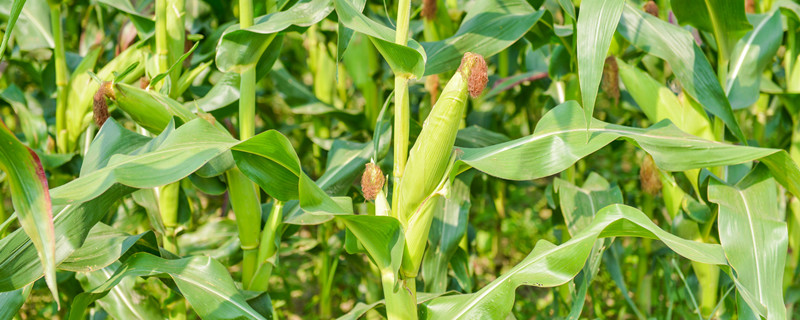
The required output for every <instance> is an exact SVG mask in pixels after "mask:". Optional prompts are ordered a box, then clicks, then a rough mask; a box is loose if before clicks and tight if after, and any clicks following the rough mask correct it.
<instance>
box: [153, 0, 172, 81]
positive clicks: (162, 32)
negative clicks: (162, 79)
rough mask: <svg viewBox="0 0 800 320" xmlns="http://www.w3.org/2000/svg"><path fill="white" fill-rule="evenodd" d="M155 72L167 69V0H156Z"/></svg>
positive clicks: (162, 71)
mask: <svg viewBox="0 0 800 320" xmlns="http://www.w3.org/2000/svg"><path fill="white" fill-rule="evenodd" d="M155 37H156V72H157V73H164V72H167V70H168V69H169V47H168V46H169V45H168V42H167V0H156V34H155Z"/></svg>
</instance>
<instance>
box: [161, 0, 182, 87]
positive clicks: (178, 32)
mask: <svg viewBox="0 0 800 320" xmlns="http://www.w3.org/2000/svg"><path fill="white" fill-rule="evenodd" d="M167 1H168V3H167V13H166V18H167V22H166V23H167V24H166V33H167V34H166V35H167V40H168V51H167V54H168V63H169V66H168V67H167V68H169V67H171V66H172V64H174V63H176V62H177V61H178V59H180V57H181V55H183V51H184V48H185V47H184V46H185V42H186V28H185V27H184V17H185V16H186V0H167ZM181 72H182V68H181V67H180V66H178V67H177V68H175V69H174V70H172V72H170V74H169V96H170V97H172V98H177V96H178V92H180V91H179V90H178V80H179V79H180V77H181Z"/></svg>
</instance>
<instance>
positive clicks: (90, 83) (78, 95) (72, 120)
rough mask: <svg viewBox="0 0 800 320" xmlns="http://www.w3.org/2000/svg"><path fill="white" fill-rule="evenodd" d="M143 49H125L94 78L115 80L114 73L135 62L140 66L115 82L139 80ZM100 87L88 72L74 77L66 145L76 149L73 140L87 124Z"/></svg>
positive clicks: (141, 71) (138, 46)
mask: <svg viewBox="0 0 800 320" xmlns="http://www.w3.org/2000/svg"><path fill="white" fill-rule="evenodd" d="M143 50H144V49H143V48H142V46H141V43H139V44H135V45H132V46H130V47H128V49H126V50H125V51H123V52H121V53H120V54H119V55H118V56H116V57H115V58H114V59H112V60H111V61H110V62H109V63H108V64H106V65H105V66H103V68H101V69H100V71H98V72H97V77H98V78H100V79H109V80H110V79H112V78H113V77H114V74H113V72H114V71H118V72H120V71H122V70H125V68H128V67H129V66H131V65H134V64H136V63H137V62H138V63H139V64H138V65H137V66H136V67H135V68H133V70H131V71H130V72H128V73H127V74H125V76H123V77H122V78H121V79H117V82H119V83H131V82H134V81H136V80H138V79H139V78H140V77H141V76H142V75H143V74H144V64H143V63H141V62H143V61H144V51H143ZM100 85H101V84H100V83H98V82H97V81H95V80H94V79H92V77H91V76H89V73H87V72H83V73H79V74H75V75H73V77H72V79H71V80H70V84H69V90H68V92H67V102H68V103H67V110H66V129H67V135H66V138H67V139H68V141H69V142H68V145H70V146H75V141H77V139H78V137H79V136H80V135H81V133H82V132H83V131H84V130H85V129H86V127H87V126H88V125H89V123H90V122H89V121H85V117H86V115H87V114H88V113H89V111H90V110H91V108H92V105H93V100H94V96H95V93H96V92H97V90H98V88H100Z"/></svg>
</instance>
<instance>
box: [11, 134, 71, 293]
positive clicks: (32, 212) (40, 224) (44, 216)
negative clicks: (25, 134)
mask: <svg viewBox="0 0 800 320" xmlns="http://www.w3.org/2000/svg"><path fill="white" fill-rule="evenodd" d="M0 145H2V146H3V147H2V148H0V171H3V172H5V173H6V176H7V180H8V184H9V187H10V189H11V195H12V196H11V201H12V203H13V205H14V209H15V210H16V212H17V218H18V219H19V223H20V225H22V229H24V230H25V233H26V234H28V236H30V239H31V240H33V245H34V246H35V247H36V251H37V252H38V254H39V260H40V261H41V263H42V266H43V268H44V274H45V280H46V281H47V286H48V287H49V288H50V292H52V294H53V297H54V298H55V299H56V301H58V286H57V284H56V234H55V230H54V227H53V211H52V207H51V202H50V192H49V190H48V188H47V177H46V176H45V173H44V168H42V163H41V162H40V161H39V157H38V156H37V155H36V153H35V152H33V150H31V149H30V148H28V147H26V146H25V145H23V144H22V143H21V142H20V141H19V140H17V137H15V136H14V134H13V133H12V132H11V131H9V130H8V128H7V127H6V125H5V123H3V122H2V121H0Z"/></svg>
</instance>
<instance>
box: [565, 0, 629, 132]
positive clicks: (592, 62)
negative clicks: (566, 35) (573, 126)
mask: <svg viewBox="0 0 800 320" xmlns="http://www.w3.org/2000/svg"><path fill="white" fill-rule="evenodd" d="M624 4H625V1H624V0H590V1H585V2H582V3H581V12H580V15H579V16H578V23H577V29H578V43H577V45H576V46H577V48H578V76H579V78H580V85H581V96H583V110H584V115H585V119H586V126H587V128H588V126H589V125H590V122H591V121H592V112H593V111H594V103H595V100H596V99H597V87H598V86H599V85H600V79H602V78H603V65H604V64H605V61H606V54H607V53H608V48H609V46H610V45H611V37H613V36H614V31H615V30H616V29H617V24H618V23H619V17H620V15H622V7H623V5H624Z"/></svg>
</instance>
